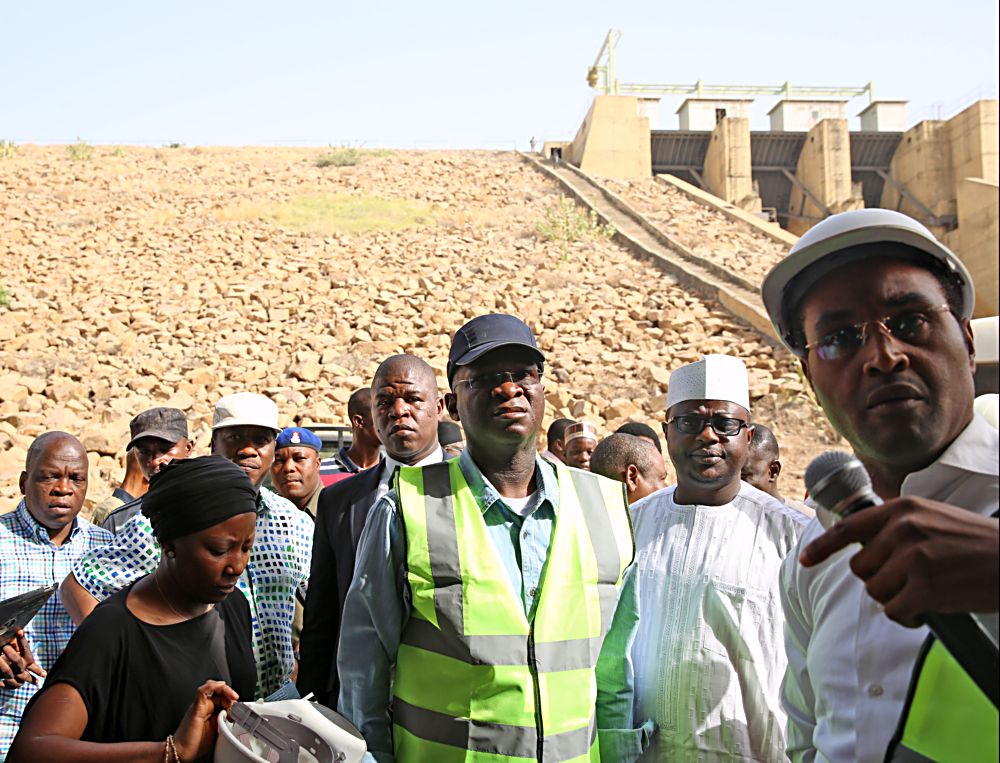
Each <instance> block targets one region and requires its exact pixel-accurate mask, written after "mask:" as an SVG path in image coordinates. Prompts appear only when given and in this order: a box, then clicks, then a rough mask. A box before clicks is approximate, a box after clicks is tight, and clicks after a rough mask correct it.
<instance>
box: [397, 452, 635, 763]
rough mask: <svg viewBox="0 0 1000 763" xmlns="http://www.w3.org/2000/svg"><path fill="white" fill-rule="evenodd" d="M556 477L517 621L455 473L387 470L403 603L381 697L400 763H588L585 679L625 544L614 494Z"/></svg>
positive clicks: (474, 507) (601, 482) (605, 485)
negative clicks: (530, 603) (546, 529)
mask: <svg viewBox="0 0 1000 763" xmlns="http://www.w3.org/2000/svg"><path fill="white" fill-rule="evenodd" d="M556 474H557V478H558V483H559V512H558V515H557V518H556V522H555V527H554V530H553V532H552V538H551V541H550V544H549V552H548V560H547V562H546V566H545V572H544V579H543V583H542V586H541V593H540V595H539V596H538V597H537V606H536V608H535V614H534V616H533V617H532V619H531V620H530V621H529V619H528V617H527V616H526V615H525V612H524V605H523V603H522V598H521V595H520V592H519V591H515V590H514V587H513V586H512V585H511V580H510V576H509V575H508V574H507V571H506V569H505V567H504V565H503V562H502V561H501V559H500V556H499V554H498V552H497V550H496V547H495V546H494V543H493V540H492V539H491V538H490V535H489V533H488V531H487V528H486V522H485V521H484V519H483V511H482V509H481V508H480V507H479V504H478V503H477V502H476V499H475V496H474V495H473V492H472V489H471V488H470V487H469V484H468V483H467V482H466V480H465V477H464V476H463V475H462V471H461V469H460V468H459V465H458V459H452V460H450V461H446V462H444V463H441V464H433V465H431V466H424V467H401V468H400V469H399V471H398V473H397V475H396V481H395V490H396V495H397V497H398V500H399V507H400V513H401V514H402V517H403V522H404V525H405V528H406V546H407V548H406V574H407V580H408V582H409V586H410V591H411V593H412V609H411V613H410V618H409V621H408V622H407V623H406V624H405V626H404V627H403V631H402V635H401V640H400V646H399V652H398V654H397V656H396V674H395V680H394V683H393V695H394V696H393V700H392V723H393V745H394V751H395V758H396V760H398V761H400V762H401V763H414V762H416V761H425V762H426V763H457V762H458V761H461V762H462V763H500V761H538V762H539V763H556V762H557V761H574V762H575V763H581V762H582V761H588V762H590V761H599V760H600V753H599V750H598V744H597V726H596V720H595V715H594V710H595V703H596V700H597V678H596V673H595V668H596V665H597V658H598V655H599V654H600V651H601V645H602V644H603V642H604V637H605V635H606V634H607V632H608V629H609V628H610V626H611V618H612V617H613V616H614V612H615V608H616V606H617V601H618V593H619V589H620V587H621V583H622V574H623V573H624V571H625V569H626V568H627V567H628V566H629V565H630V564H631V563H632V559H633V557H634V555H635V543H634V540H633V536H632V525H631V520H630V518H629V514H628V505H627V503H626V501H625V495H624V490H623V487H622V485H621V484H620V483H618V482H612V481H611V480H608V479H605V478H603V477H599V476H597V475H596V474H590V473H589V472H583V471H579V470H577V469H569V468H567V467H565V466H563V465H561V464H560V465H557V466H556ZM610 763H615V762H614V761H611V762H610Z"/></svg>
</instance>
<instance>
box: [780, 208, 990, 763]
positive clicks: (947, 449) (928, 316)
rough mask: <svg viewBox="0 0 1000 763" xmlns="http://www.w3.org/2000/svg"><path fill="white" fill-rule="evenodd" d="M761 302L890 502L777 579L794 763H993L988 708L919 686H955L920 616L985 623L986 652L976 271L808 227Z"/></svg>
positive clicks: (868, 221)
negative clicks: (931, 676)
mask: <svg viewBox="0 0 1000 763" xmlns="http://www.w3.org/2000/svg"><path fill="white" fill-rule="evenodd" d="M762 293H763V298H764V303H765V305H766V307H767V311H768V314H769V315H770V317H771V320H772V322H773V323H774V326H775V328H776V329H777V331H778V334H779V336H780V337H781V338H782V340H783V341H784V342H785V344H786V346H787V347H788V348H789V349H790V350H791V351H792V352H793V353H795V354H796V355H797V356H798V357H799V359H800V362H801V364H802V369H803V371H804V373H805V375H806V377H807V378H808V379H809V382H810V384H811V385H812V388H813V391H814V392H815V393H816V397H817V399H818V400H819V403H820V405H821V406H822V407H823V410H824V412H825V413H826V415H827V417H828V418H829V419H830V422H831V423H832V424H833V426H834V427H835V428H836V430H837V431H838V432H839V433H840V434H841V435H842V436H843V437H844V438H845V439H846V440H847V441H848V442H849V443H850V444H851V447H852V448H853V450H854V454H855V455H856V456H857V458H858V459H859V460H860V461H861V463H862V464H863V465H864V467H865V469H866V470H867V472H868V473H869V475H870V476H871V480H872V487H873V489H874V492H875V493H876V494H877V495H878V497H879V498H881V499H882V500H883V501H884V503H882V504H881V505H879V506H873V507H871V508H868V509H865V510H864V511H859V512H857V513H855V514H852V515H851V516H849V517H848V518H847V519H845V520H843V521H841V522H840V523H839V524H837V525H835V526H834V527H833V529H831V530H830V531H829V532H826V533H824V531H823V527H822V526H821V525H820V523H819V521H818V520H814V521H813V523H812V524H811V525H810V526H809V528H808V529H807V530H806V532H805V533H804V534H803V536H802V538H801V540H800V545H799V547H798V548H796V549H795V553H793V554H790V555H789V556H788V558H787V559H786V560H785V562H784V565H783V566H782V570H781V578H782V584H781V592H782V604H783V608H784V610H785V618H786V650H787V654H788V670H787V674H786V677H785V682H784V685H783V688H782V700H783V704H784V706H785V708H786V710H787V712H788V754H789V756H790V757H791V758H792V760H795V761H798V760H806V761H812V760H828V761H862V762H867V761H872V762H874V761H882V760H884V759H893V760H898V759H905V760H922V761H926V760H941V759H942V758H941V757H939V754H938V752H935V751H934V749H935V748H936V749H937V750H942V749H943V750H946V751H947V755H946V758H945V759H953V760H996V759H997V714H996V707H995V706H993V705H991V704H990V703H989V701H988V699H987V698H986V696H985V694H983V693H982V692H980V693H979V695H978V699H977V696H976V692H977V691H979V690H978V688H977V687H976V686H975V685H974V684H972V685H971V687H969V686H967V687H964V688H962V687H960V690H959V692H958V693H959V694H960V695H961V696H958V697H955V696H954V695H952V694H951V693H950V690H949V692H941V691H934V690H931V692H930V694H928V691H927V689H928V684H927V683H926V682H923V680H922V679H920V680H916V679H918V678H920V677H921V675H922V672H923V669H924V666H928V667H933V668H934V669H935V670H937V669H941V671H942V672H940V673H938V674H936V676H935V680H936V681H937V684H936V685H937V687H938V689H947V688H948V687H949V686H950V685H951V681H952V680H954V679H957V680H958V681H959V682H961V681H962V679H963V675H964V674H962V673H961V670H960V669H959V674H956V673H954V672H953V671H952V670H951V668H950V667H948V666H946V665H945V662H946V661H947V659H948V658H947V657H944V656H942V655H941V653H940V644H937V645H935V644H933V643H932V642H929V641H927V634H928V631H927V628H926V627H923V626H922V625H921V623H922V620H923V614H924V613H926V612H937V613H942V612H943V613H963V612H964V613H969V612H973V613H975V612H992V613H994V614H993V615H992V617H989V618H987V620H988V621H989V620H991V622H984V625H986V626H987V627H990V628H991V629H992V631H993V636H994V640H995V636H996V615H995V613H996V611H997V598H998V593H997V589H998V584H997V569H998V567H997V565H998V562H997V548H998V525H997V521H996V520H995V519H990V518H989V515H990V514H991V513H992V512H994V511H995V510H996V508H997V503H998V494H1000V491H998V464H997V450H998V445H1000V440H998V436H997V432H996V430H995V429H994V428H992V427H991V426H990V425H989V424H987V423H986V421H984V420H983V419H982V418H981V417H979V416H978V415H975V414H974V412H973V394H974V392H973V370H974V352H973V339H972V332H971V329H970V325H969V318H970V316H971V314H972V309H973V305H974V303H975V294H974V291H973V285H972V280H971V278H970V276H969V273H968V271H967V270H966V268H965V266H964V265H963V264H962V262H961V261H960V260H959V259H958V258H957V257H956V256H955V255H954V254H953V253H952V252H951V251H949V250H948V249H947V248H946V247H945V246H943V245H942V244H941V243H940V242H938V241H937V240H936V239H935V238H934V236H933V235H931V233H930V232H929V231H928V230H927V229H926V228H925V227H924V226H922V225H921V224H920V223H918V222H917V221H915V220H913V219H911V218H909V217H907V216H905V215H902V214H900V213H898V212H893V211H889V210H884V209H864V210H857V211H853V212H845V213H843V214H839V215H834V216H833V217H830V218H828V219H826V220H824V221H822V222H821V223H819V224H818V225H816V226H815V227H813V228H812V229H811V230H810V231H809V232H808V233H806V235H805V236H803V237H802V238H801V239H800V240H799V242H798V243H797V244H796V245H795V246H794V247H793V248H792V250H791V252H790V253H789V255H788V256H787V257H785V259H784V260H782V261H781V262H780V263H778V265H776V266H775V267H774V268H773V269H772V270H771V272H770V273H769V274H768V275H767V277H766V278H765V280H764V284H763V288H762ZM856 542H862V543H864V544H865V545H864V547H863V548H861V547H860V546H858V545H856ZM848 547H850V548H848ZM953 666H954V667H955V668H957V663H953ZM993 670H994V671H995V663H994V668H993ZM924 677H925V678H926V677H927V675H926V674H925V675H924ZM964 678H965V681H966V682H969V679H968V677H967V676H965V677H964ZM994 678H995V676H994ZM966 689H968V691H966ZM935 695H936V696H935ZM941 699H945V700H946V701H945V702H944V703H940V702H939V701H940V700H941ZM966 700H968V701H966ZM904 708H905V709H904ZM911 709H912V710H913V711H914V712H913V713H912V714H911V713H910V710H911ZM894 732H895V733H894ZM894 737H895V739H894ZM890 745H891V750H890V751H889V752H888V758H887V748H889V747H890ZM947 756H950V758H949V757H947Z"/></svg>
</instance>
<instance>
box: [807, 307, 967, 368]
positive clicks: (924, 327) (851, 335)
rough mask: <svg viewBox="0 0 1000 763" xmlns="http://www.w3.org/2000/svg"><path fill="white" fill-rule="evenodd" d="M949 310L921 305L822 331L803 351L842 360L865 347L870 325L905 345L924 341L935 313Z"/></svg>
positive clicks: (933, 320) (829, 358)
mask: <svg viewBox="0 0 1000 763" xmlns="http://www.w3.org/2000/svg"><path fill="white" fill-rule="evenodd" d="M950 311H951V308H950V307H948V305H938V306H936V307H922V308H920V309H919V310H906V311H905V312H902V313H899V314H898V315H891V316H889V317H887V318H879V319H876V320H871V321H862V322H861V323H853V324H851V325H849V326H841V327H840V328H837V329H834V330H833V331H830V332H828V333H826V334H824V335H823V336H822V337H820V338H819V339H818V340H817V341H815V342H813V343H812V344H807V345H806V346H805V350H806V352H808V351H809V350H815V351H816V355H817V356H818V357H819V358H820V360H841V359H844V358H847V357H850V356H851V355H853V354H854V353H855V352H857V351H858V350H860V349H861V348H862V347H864V345H865V342H867V341H868V338H869V336H871V334H870V333H869V330H868V327H869V326H873V325H874V326H878V327H879V328H880V329H881V330H882V332H883V333H884V334H885V335H886V336H891V337H893V338H895V339H898V340H900V341H902V342H906V343H907V344H913V345H920V344H924V343H926V342H927V340H928V339H930V337H931V334H932V333H933V330H934V322H935V318H934V316H935V315H936V314H938V313H946V312H950Z"/></svg>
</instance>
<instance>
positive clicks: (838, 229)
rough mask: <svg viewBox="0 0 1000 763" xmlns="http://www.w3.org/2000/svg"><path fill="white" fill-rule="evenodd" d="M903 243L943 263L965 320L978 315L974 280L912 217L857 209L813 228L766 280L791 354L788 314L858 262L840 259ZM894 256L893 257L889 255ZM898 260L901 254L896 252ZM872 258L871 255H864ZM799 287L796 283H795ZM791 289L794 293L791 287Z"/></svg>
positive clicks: (774, 318) (764, 289)
mask: <svg viewBox="0 0 1000 763" xmlns="http://www.w3.org/2000/svg"><path fill="white" fill-rule="evenodd" d="M882 243H885V244H901V245H902V246H904V247H908V248H910V249H911V250H913V251H914V254H920V255H923V256H924V257H930V258H931V259H932V260H935V261H937V262H939V263H941V266H942V270H944V271H945V272H948V273H951V274H952V275H953V276H954V277H955V281H956V282H957V283H958V285H959V287H960V289H961V296H962V304H961V305H960V306H959V311H960V312H959V316H958V317H959V318H969V317H971V316H972V309H973V307H974V306H975V304H976V293H975V289H974V288H973V285H972V276H970V275H969V271H968V270H967V269H966V267H965V265H964V264H962V261H961V260H960V259H958V257H957V256H956V255H955V253H954V252H952V251H951V250H950V249H948V247H946V246H945V245H944V244H942V243H941V242H940V241H938V240H937V239H936V238H934V235H933V234H932V233H931V232H930V231H929V230H927V228H925V227H924V226H923V225H921V224H920V223H918V222H917V221H916V220H914V219H913V218H912V217H907V216H906V215H904V214H902V213H901V212H895V211H893V210H891V209H874V208H873V209H856V210H853V211H850V212H841V213H840V214H838V215H832V216H830V217H828V218H826V219H825V220H823V221H822V222H819V223H817V224H816V225H814V226H813V227H812V228H810V229H809V230H808V231H807V232H806V234H805V235H804V236H802V238H800V239H799V240H798V241H797V242H796V244H795V246H793V247H792V249H791V251H790V252H789V253H788V255H787V256H786V257H785V258H784V259H783V260H781V262H779V263H778V264H777V265H775V266H774V267H773V268H771V272H769V273H768V274H767V276H766V277H765V278H764V284H763V286H761V290H760V291H761V297H762V298H763V300H764V307H765V308H766V309H767V314H768V315H769V316H770V318H771V323H772V324H774V328H775V329H776V331H777V334H778V336H779V337H780V338H781V340H782V341H783V342H784V343H785V345H786V346H787V347H788V348H789V349H790V350H794V348H793V347H792V344H791V339H792V337H791V331H792V327H791V316H790V315H789V314H788V311H790V310H791V309H792V308H794V307H795V306H796V304H797V303H798V301H799V300H800V299H801V297H802V295H804V294H805V293H806V291H808V290H809V289H810V288H811V287H812V286H813V285H814V284H815V283H816V282H817V281H818V280H819V279H820V278H822V277H823V276H825V275H826V274H827V273H829V272H830V271H832V270H834V269H836V268H837V267H840V266H841V265H843V264H845V263H846V262H850V261H851V260H852V259H853V258H851V257H850V256H847V257H835V256H834V255H836V254H838V253H840V252H843V251H844V250H845V249H851V248H853V247H856V246H861V245H863V244H882ZM887 254H889V252H887ZM891 254H892V256H896V257H898V256H899V254H900V252H899V250H898V249H894V250H893V251H892V252H891ZM859 256H863V257H866V258H867V257H871V256H872V255H871V252H865V253H864V254H859ZM807 271H808V272H807ZM793 282H794V283H793ZM789 287H791V289H790V288H789Z"/></svg>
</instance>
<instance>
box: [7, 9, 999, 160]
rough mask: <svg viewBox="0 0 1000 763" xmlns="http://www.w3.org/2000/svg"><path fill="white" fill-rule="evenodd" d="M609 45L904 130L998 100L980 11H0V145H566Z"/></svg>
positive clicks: (623, 75) (683, 72) (664, 123)
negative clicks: (888, 116) (894, 120)
mask: <svg viewBox="0 0 1000 763" xmlns="http://www.w3.org/2000/svg"><path fill="white" fill-rule="evenodd" d="M610 27H615V28H617V29H620V30H622V33H623V34H622V38H621V41H620V43H619V45H618V48H617V71H618V78H619V79H620V80H621V81H623V82H625V81H627V82H646V83H693V82H694V81H695V80H697V79H702V80H703V81H705V82H706V83H711V84H754V85H772V84H774V85H777V84H780V83H782V82H784V81H785V80H791V81H792V83H793V84H801V85H851V86H860V85H863V84H864V83H866V82H868V81H869V80H872V81H874V83H875V88H876V94H877V95H878V96H879V97H883V98H905V99H909V101H910V106H909V117H910V123H911V124H913V123H916V122H917V121H919V120H921V119H925V118H933V117H935V116H937V115H938V114H940V115H941V116H943V117H948V116H951V115H952V114H953V113H955V112H956V111H957V110H959V109H960V108H961V107H963V106H965V105H967V104H968V103H970V102H972V101H973V100H975V99H976V98H977V97H996V90H997V60H998V59H997V3H996V2H995V0H975V1H973V0H948V1H947V2H940V1H939V0H938V1H935V2H930V1H929V0H864V1H859V0H842V1H841V2H837V3H820V2H816V1H815V0H799V2H787V0H772V2H766V3H751V2H745V0H744V1H742V2H739V1H736V0H716V2H705V1H704V0H702V1H700V2H699V1H696V0H684V1H683V2H677V1H676V0H643V1H642V2H621V1H620V0H619V1H618V2H613V1H612V2H589V1H588V0H579V1H578V2H561V1H560V2H551V1H545V0H541V1H538V2H521V1H520V0H508V2H504V3H483V2H475V0H464V1H463V2H451V1H450V0H448V1H443V0H424V1H423V2H414V0H409V1H408V2H397V1H396V0H383V1H382V2H371V1H369V2H355V3H345V2H341V1H340V0H330V1H329V2H294V1H292V2H287V3H284V4H282V3H277V2H267V3H263V2H256V1H254V0H243V1H241V2H233V1H232V0H219V1H216V0H202V1H201V2H187V1H186V0H183V1H175V2H170V3H155V4H154V3H147V2H142V0H138V1H137V0H132V1H131V2H128V3H125V2H101V1H100V0H98V1H97V2H80V1H79V0H74V1H73V2H46V0H31V2H26V1H25V0H20V1H19V2H16V1H15V0H12V1H11V2H10V3H5V4H3V6H2V10H0V72H2V73H3V76H2V80H0V82H2V84H0V139H6V140H14V141H16V142H18V143H28V142H30V143H66V142H72V141H73V140H75V139H76V138H77V137H80V138H82V139H84V140H86V141H88V142H90V143H95V144H96V143H109V144H128V143H146V144H154V145H159V144H162V143H170V142H179V143H183V144H186V145H213V144H228V145H242V144H265V145H272V144H288V145H317V146H322V145H326V144H350V145H364V146H370V147H375V146H387V147H400V148H513V147H515V146H516V147H518V148H526V147H527V143H528V139H529V138H531V137H533V136H534V137H537V138H539V139H545V138H548V139H560V138H572V136H573V135H574V133H575V132H576V129H577V127H578V126H579V124H580V121H581V119H582V117H583V115H584V114H585V113H586V110H587V108H588V106H589V104H590V101H591V97H592V91H591V90H590V89H589V88H588V87H587V85H586V82H585V75H586V71H587V67H588V66H589V65H590V64H591V63H592V62H593V59H594V57H595V55H596V54H597V50H598V48H599V47H600V44H601V41H602V39H603V37H604V34H605V33H606V32H607V30H608V29H609V28H610ZM680 100H681V99H680V98H679V97H677V98H671V99H669V100H666V101H664V103H663V105H662V106H661V110H660V117H659V120H658V123H656V124H654V127H661V128H675V127H677V118H676V116H674V114H673V112H674V110H675V109H676V107H677V105H678V104H679V102H680ZM775 101H776V98H774V97H762V98H760V99H758V102H757V103H756V104H755V117H754V123H753V124H754V127H755V128H758V129H766V126H767V122H766V118H765V117H764V115H765V114H766V113H767V111H768V109H769V108H770V107H771V106H772V105H773V104H774V102H775ZM864 105H865V102H864V101H863V100H860V99H859V100H856V101H854V102H852V103H851V104H849V106H848V108H849V112H848V113H849V114H850V115H852V116H853V115H854V114H856V113H857V112H858V111H860V110H861V108H862V107H863V106H864ZM852 127H856V121H854V122H852Z"/></svg>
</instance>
